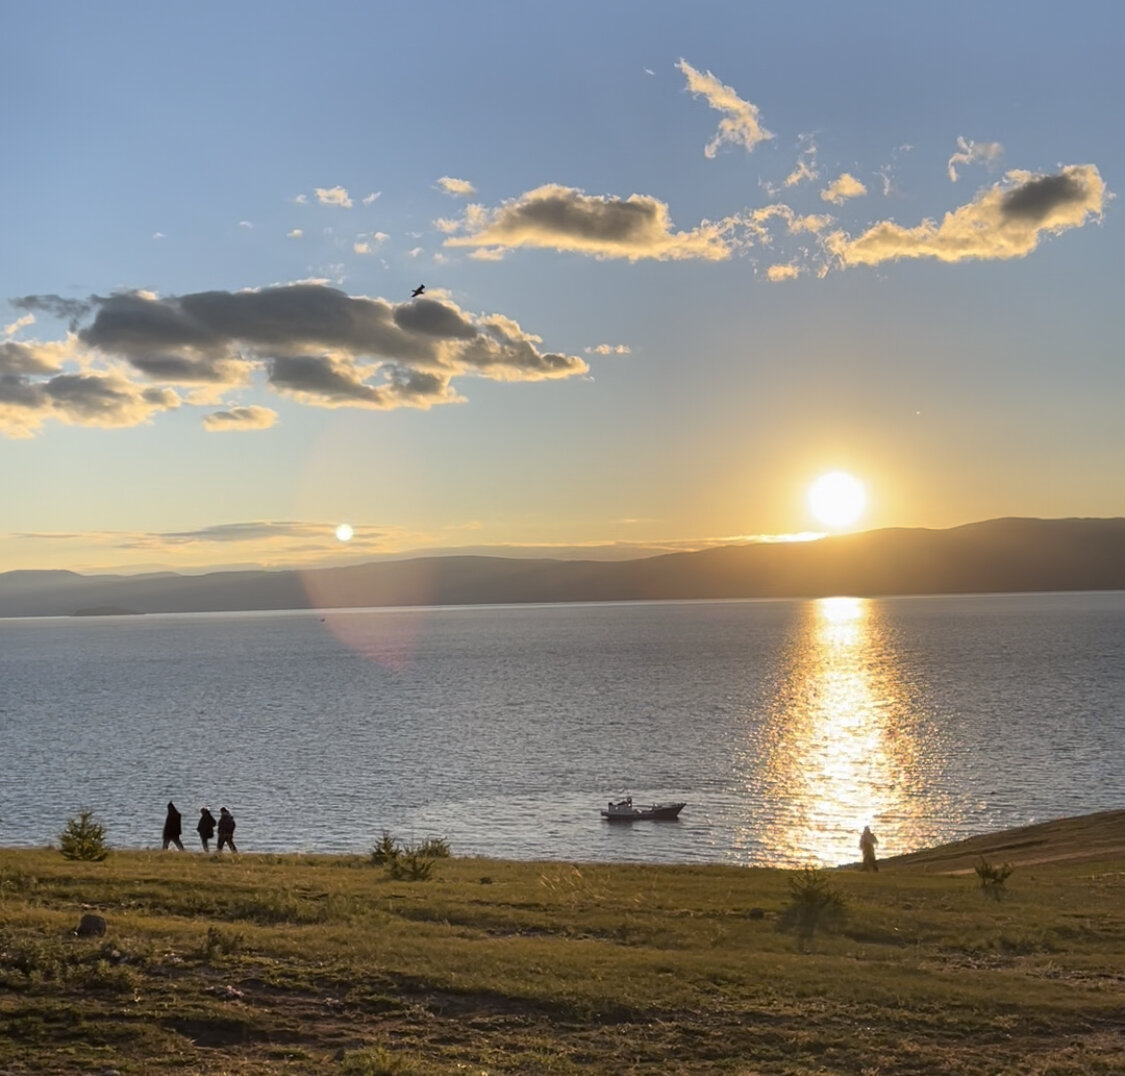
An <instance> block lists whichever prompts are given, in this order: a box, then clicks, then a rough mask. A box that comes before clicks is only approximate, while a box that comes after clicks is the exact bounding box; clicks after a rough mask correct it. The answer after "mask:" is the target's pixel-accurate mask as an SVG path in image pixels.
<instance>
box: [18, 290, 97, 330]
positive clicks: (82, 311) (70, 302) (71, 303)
mask: <svg viewBox="0 0 1125 1076" xmlns="http://www.w3.org/2000/svg"><path fill="white" fill-rule="evenodd" d="M8 303H9V304H10V305H11V306H14V307H15V308H16V309H17V310H27V311H28V312H30V313H35V312H39V313H41V314H49V315H50V316H51V317H53V318H59V319H60V320H61V321H66V322H68V323H69V325H70V328H71V331H73V330H74V329H76V328H77V327H78V322H79V321H81V320H82V319H83V318H84V317H85V316H86V315H87V314H89V313H90V311H91V310H93V308H94V304H93V303H92V302H91V301H89V300H87V299H64V298H63V297H62V296H61V295H25V296H23V297H22V298H19V299H9V300H8Z"/></svg>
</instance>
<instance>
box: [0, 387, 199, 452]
mask: <svg viewBox="0 0 1125 1076" xmlns="http://www.w3.org/2000/svg"><path fill="white" fill-rule="evenodd" d="M34 372H35V371H29V373H34ZM179 405H180V398H179V396H177V395H176V393H175V392H173V391H172V390H171V389H167V388H155V387H144V386H141V385H138V384H136V383H134V382H131V381H129V380H128V379H127V378H125V377H122V376H121V375H119V374H117V373H114V372H108V373H101V374H92V373H56V374H54V375H53V376H51V377H49V378H47V379H45V380H32V378H31V377H30V376H27V375H20V374H6V375H2V376H0V431H3V432H4V433H5V434H7V435H8V436H9V437H31V436H33V435H34V434H35V433H36V432H37V431H38V430H39V429H40V427H41V426H42V424H43V422H44V421H46V420H47V419H55V420H56V421H59V422H63V423H66V424H67V425H71V426H100V427H107V428H112V427H123V426H136V425H139V424H140V423H142V422H145V421H147V420H148V419H149V418H150V417H151V416H152V415H153V414H154V413H155V412H157V411H167V410H172V409H174V408H176V407H178V406H179Z"/></svg>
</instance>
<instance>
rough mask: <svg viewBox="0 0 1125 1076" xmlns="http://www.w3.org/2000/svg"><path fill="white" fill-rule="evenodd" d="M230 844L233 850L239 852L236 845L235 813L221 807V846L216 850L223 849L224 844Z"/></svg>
mask: <svg viewBox="0 0 1125 1076" xmlns="http://www.w3.org/2000/svg"><path fill="white" fill-rule="evenodd" d="M224 844H229V845H230V850H231V851H232V852H237V851H238V849H237V848H235V846H234V815H232V814H231V813H230V811H228V810H227V809H226V808H225V807H220V808H219V846H218V847H217V848H216V849H215V851H216V852H221V851H222V850H223V845H224Z"/></svg>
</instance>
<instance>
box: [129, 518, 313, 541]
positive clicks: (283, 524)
mask: <svg viewBox="0 0 1125 1076" xmlns="http://www.w3.org/2000/svg"><path fill="white" fill-rule="evenodd" d="M331 533H332V529H331V527H329V526H328V525H327V524H323V523H298V522H291V521H288V520H276V521H275V520H261V521H256V522H252V523H218V524H216V525H215V526H213V527H201V528H199V529H198V530H194V531H162V532H159V533H156V534H152V535H148V536H146V537H148V538H150V539H151V538H155V539H158V540H160V541H162V542H168V543H170V544H182V543H185V542H258V541H261V540H262V539H263V538H311V537H314V536H324V535H325V534H328V535H331Z"/></svg>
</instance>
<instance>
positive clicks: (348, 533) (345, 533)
mask: <svg viewBox="0 0 1125 1076" xmlns="http://www.w3.org/2000/svg"><path fill="white" fill-rule="evenodd" d="M353 534H355V531H354V530H353V529H352V525H351V524H350V523H341V524H340V525H339V526H338V527H337V528H336V538H337V540H338V541H341V542H350V541H351V540H352V535H353Z"/></svg>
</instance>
